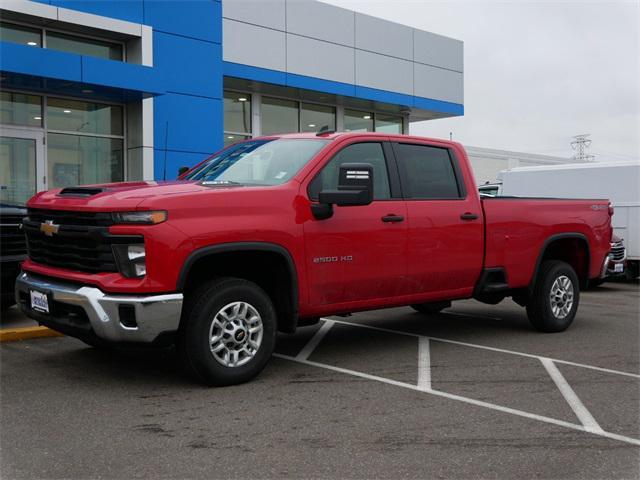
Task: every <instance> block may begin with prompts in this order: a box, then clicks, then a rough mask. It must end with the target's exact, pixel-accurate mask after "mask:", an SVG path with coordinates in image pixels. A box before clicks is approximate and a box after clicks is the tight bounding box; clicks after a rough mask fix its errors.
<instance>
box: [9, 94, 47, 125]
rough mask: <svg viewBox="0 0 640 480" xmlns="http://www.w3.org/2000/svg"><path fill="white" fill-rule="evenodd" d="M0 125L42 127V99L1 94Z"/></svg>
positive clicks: (23, 95) (34, 96)
mask: <svg viewBox="0 0 640 480" xmlns="http://www.w3.org/2000/svg"><path fill="white" fill-rule="evenodd" d="M0 123H5V124H9V125H27V126H29V127H40V126H42V97H38V96H37V95H25V94H24V93H12V92H0Z"/></svg>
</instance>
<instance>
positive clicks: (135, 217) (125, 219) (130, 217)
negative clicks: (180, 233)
mask: <svg viewBox="0 0 640 480" xmlns="http://www.w3.org/2000/svg"><path fill="white" fill-rule="evenodd" d="M112 215H113V221H114V222H115V223H139V224H143V225H155V224H156V223H162V222H164V221H165V220H166V219H167V212H166V211H164V210H155V211H147V212H145V211H142V212H115V213H113V214H112Z"/></svg>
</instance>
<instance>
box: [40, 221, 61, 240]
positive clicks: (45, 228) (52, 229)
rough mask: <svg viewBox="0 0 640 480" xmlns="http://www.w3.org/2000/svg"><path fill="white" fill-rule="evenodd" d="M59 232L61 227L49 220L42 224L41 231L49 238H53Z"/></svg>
mask: <svg viewBox="0 0 640 480" xmlns="http://www.w3.org/2000/svg"><path fill="white" fill-rule="evenodd" d="M58 230H60V225H56V224H55V223H53V220H47V221H46V222H44V223H41V224H40V231H41V232H42V233H44V234H45V235H46V236H47V237H52V236H53V234H54V233H58Z"/></svg>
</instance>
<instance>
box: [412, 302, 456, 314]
mask: <svg viewBox="0 0 640 480" xmlns="http://www.w3.org/2000/svg"><path fill="white" fill-rule="evenodd" d="M450 306H451V302H431V303H418V304H415V305H411V308H413V309H414V310H415V311H416V312H420V313H438V312H440V311H441V310H444V309H445V308H449V307H450Z"/></svg>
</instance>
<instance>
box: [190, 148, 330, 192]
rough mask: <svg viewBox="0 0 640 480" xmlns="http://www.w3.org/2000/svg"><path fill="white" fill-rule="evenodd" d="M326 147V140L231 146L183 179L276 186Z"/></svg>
mask: <svg viewBox="0 0 640 480" xmlns="http://www.w3.org/2000/svg"><path fill="white" fill-rule="evenodd" d="M326 144H327V140H320V139H318V140H316V139H279V140H255V141H249V142H243V143H239V144H237V145H233V146H231V147H229V148H227V149H226V150H224V151H222V152H221V153H220V154H219V155H216V156H215V157H213V158H212V159H210V160H209V161H207V162H205V163H204V164H202V165H200V166H199V167H197V168H196V169H194V170H193V171H192V172H189V173H188V174H187V175H185V176H184V179H185V180H202V181H205V182H211V183H219V184H242V185H280V184H282V183H284V182H286V181H288V180H290V179H291V178H292V177H293V176H294V175H295V174H296V173H297V172H298V170H300V168H302V166H303V165H304V164H305V163H307V162H308V161H309V160H311V158H313V156H314V155H315V154H316V153H318V152H319V151H320V149H321V148H322V147H324V146H325V145H326Z"/></svg>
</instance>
